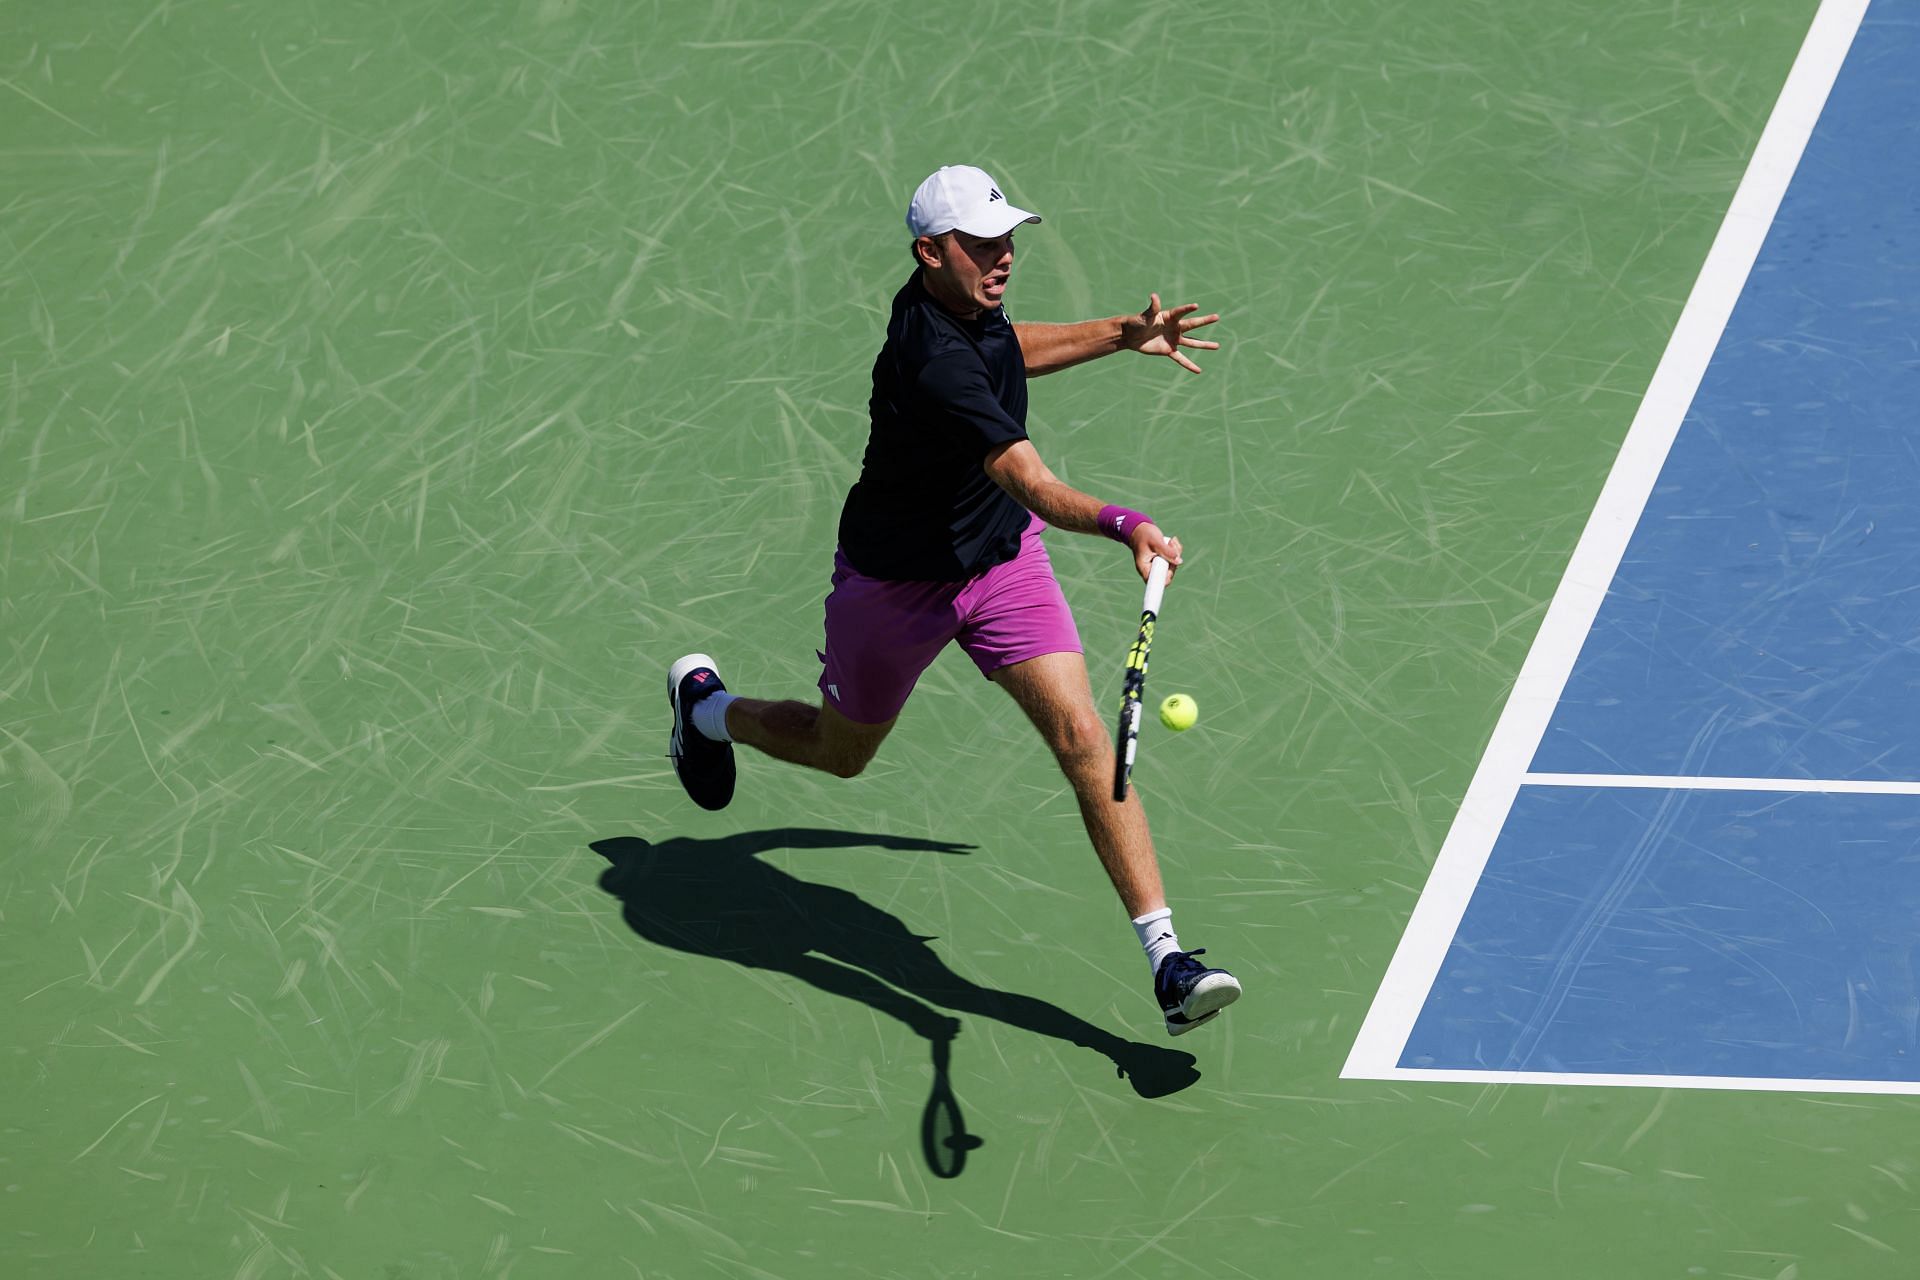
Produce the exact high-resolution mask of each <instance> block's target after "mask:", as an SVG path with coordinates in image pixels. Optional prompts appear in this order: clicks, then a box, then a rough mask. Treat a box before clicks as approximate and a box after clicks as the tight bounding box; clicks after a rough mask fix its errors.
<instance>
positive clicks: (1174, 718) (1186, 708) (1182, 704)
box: [1160, 693, 1200, 733]
mask: <svg viewBox="0 0 1920 1280" xmlns="http://www.w3.org/2000/svg"><path fill="white" fill-rule="evenodd" d="M1199 718H1200V706H1199V704H1198V703H1196V702H1195V701H1194V700H1193V699H1192V698H1189V697H1188V696H1187V695H1186V694H1184V693H1170V694H1168V695H1167V697H1166V700H1165V701H1164V702H1162V703H1161V704H1160V723H1161V724H1163V725H1165V726H1167V728H1169V729H1171V730H1173V731H1174V732H1175V733H1181V732H1184V731H1185V730H1188V729H1191V728H1193V724H1194V721H1196V720H1198V719H1199Z"/></svg>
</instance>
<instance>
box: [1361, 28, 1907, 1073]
mask: <svg viewBox="0 0 1920 1280" xmlns="http://www.w3.org/2000/svg"><path fill="white" fill-rule="evenodd" d="M1816 35H1818V32H1816ZM1833 39H1835V37H1833V36H1832V33H1831V32H1829V33H1828V36H1827V40H1828V43H1829V45H1831V44H1832V41H1833ZM1838 39H1839V40H1840V43H1839V45H1838V48H1837V50H1835V51H1832V52H1833V58H1834V65H1835V66H1837V67H1838V75H1837V77H1833V78H1831V81H1830V82H1831V91H1830V92H1829V93H1828V95H1827V96H1826V99H1825V104H1824V109H1822V108H1821V107H1820V105H1819V103H1818V100H1817V92H1815V93H1814V97H1813V106H1812V108H1811V112H1817V113H1818V114H1817V120H1818V123H1817V125H1815V126H1814V127H1813V129H1812V132H1811V135H1810V137H1807V138H1806V141H1805V150H1804V153H1803V154H1801V156H1800V159H1799V164H1798V167H1797V169H1796V168H1793V167H1792V165H1791V161H1790V159H1789V161H1788V163H1787V165H1786V172H1787V173H1790V174H1791V181H1790V183H1789V184H1788V185H1787V186H1786V188H1785V192H1784V196H1781V197H1779V203H1778V208H1777V213H1776V214H1775V215H1774V216H1773V219H1772V222H1771V225H1770V227H1765V228H1763V229H1762V230H1761V231H1759V232H1756V233H1755V234H1756V235H1763V236H1764V239H1762V240H1761V241H1760V242H1759V250H1758V256H1757V257H1756V258H1753V259H1752V263H1751V270H1750V272H1748V273H1747V274H1746V275H1745V277H1744V283H1743V284H1742V283H1740V282H1739V281H1737V280H1736V281H1735V283H1734V285H1733V286H1732V288H1731V289H1730V290H1729V297H1734V296H1737V301H1736V302H1734V303H1733V304H1732V310H1731V314H1730V316H1728V318H1727V319H1726V322H1725V328H1724V331H1723V332H1722V333H1721V334H1720V335H1719V338H1718V341H1717V343H1710V344H1709V347H1710V350H1711V359H1710V361H1708V362H1707V363H1706V365H1705V369H1704V373H1703V374H1702V375H1701V376H1700V379H1699V382H1698V390H1697V392H1696V393H1695V394H1694V395H1693V396H1692V398H1691V401H1690V402H1689V403H1687V405H1686V408H1685V412H1684V416H1683V417H1680V418H1679V419H1678V426H1677V430H1676V431H1674V432H1673V434H1672V436H1671V446H1670V448H1669V449H1668V451H1667V452H1666V454H1665V457H1664V461H1658V460H1656V465H1657V474H1656V473H1655V472H1654V471H1653V470H1652V469H1650V470H1649V472H1648V475H1649V479H1650V484H1649V485H1648V487H1647V489H1646V491H1645V498H1644V507H1643V509H1641V510H1640V511H1639V513H1638V519H1637V521H1636V522H1634V523H1632V524H1631V535H1630V536H1629V537H1627V538H1626V541H1625V545H1624V550H1623V551H1622V552H1620V553H1619V558H1618V564H1617V569H1615V571H1614V572H1613V574H1612V576H1611V580H1610V582H1609V583H1608V584H1607V586H1606V589H1605V594H1604V598H1603V599H1601V600H1599V602H1598V606H1597V612H1595V613H1593V614H1592V615H1591V617H1592V621H1591V628H1590V630H1587V631H1586V632H1585V634H1584V636H1582V637H1578V638H1577V639H1578V643H1577V644H1576V645H1570V646H1567V647H1566V651H1567V652H1568V653H1569V654H1573V653H1576V652H1577V658H1576V659H1574V660H1573V661H1572V663H1571V666H1570V669H1567V670H1565V672H1564V686H1563V687H1562V688H1561V690H1560V692H1559V695H1558V697H1557V698H1556V699H1554V700H1552V701H1551V702H1550V703H1549V704H1548V706H1549V708H1550V714H1544V720H1543V723H1542V724H1541V725H1540V726H1539V728H1538V729H1536V731H1535V737H1534V740H1533V743H1532V744H1529V745H1527V746H1523V747H1522V748H1521V749H1520V750H1518V751H1515V750H1512V749H1511V747H1510V748H1509V750H1508V751H1507V755H1508V756H1509V757H1511V759H1513V760H1514V761H1517V762H1523V772H1521V773H1520V776H1517V777H1514V778H1511V779H1509V780H1508V785H1507V786H1506V789H1505V791H1504V792H1502V791H1501V789H1500V780H1499V779H1498V778H1493V779H1492V781H1491V782H1489V781H1488V779H1489V777H1490V776H1491V775H1493V774H1497V773H1498V772H1499V769H1498V768H1497V767H1490V766H1489V765H1488V764H1483V766H1482V774H1481V776H1479V777H1477V778H1476V783H1475V785H1476V788H1483V789H1485V792H1486V795H1491V796H1492V797H1493V798H1492V799H1491V800H1487V799H1486V798H1485V796H1484V795H1483V797H1482V798H1481V799H1480V800H1479V801H1476V798H1475V797H1474V796H1472V795H1470V796H1469V798H1468V803H1467V804H1466V805H1465V806H1463V809H1462V817H1461V820H1460V822H1459V823H1458V824H1456V831H1455V837H1457V839H1453V838H1450V841H1449V850H1447V851H1443V854H1442V859H1441V865H1439V866H1437V867H1436V870H1435V876H1434V882H1433V883H1432V884H1430V885H1429V889H1428V896H1430V897H1431V896H1435V895H1436V894H1437V895H1438V896H1440V897H1442V898H1444V897H1445V896H1446V895H1447V894H1448V893H1449V892H1451V893H1452V894H1453V895H1454V896H1455V898H1456V899H1457V902H1456V904H1455V905H1454V906H1453V907H1452V908H1450V909H1449V908H1446V907H1444V906H1440V907H1435V908H1434V909H1432V910H1427V911H1426V912H1425V916H1424V918H1423V916H1422V915H1421V913H1418V912H1417V913H1416V921H1415V927H1413V928H1410V930H1409V938H1408V940H1407V942H1404V943H1403V945H1402V949H1401V954H1400V955H1398V956H1396V958H1395V972H1394V973H1393V974H1391V975H1390V979H1389V983H1388V984H1387V985H1386V986H1384V987H1383V988H1382V995H1381V999H1380V1000H1379V1001H1377V1002H1376V1005H1375V1010H1374V1015H1373V1017H1371V1018H1370V1020H1369V1028H1368V1031H1367V1032H1366V1033H1364V1034H1363V1037H1362V1043H1361V1044H1360V1045H1357V1046H1356V1050H1355V1056H1354V1059H1353V1060H1351V1061H1350V1062H1349V1065H1348V1074H1349V1075H1361V1076H1394V1075H1408V1074H1412V1075H1418V1076H1420V1077H1422V1078H1474V1079H1499V1078H1503V1077H1507V1076H1511V1077H1512V1078H1540V1079H1548V1080H1553V1079H1559V1080H1563V1081H1565V1082H1575V1081H1577V1080H1580V1079H1583V1078H1584V1079H1585V1080H1586V1081H1588V1082H1594V1083H1629V1084H1636V1083H1638V1084H1656V1083H1666V1084H1672V1083H1685V1084H1696V1085H1701V1086H1704V1087H1716V1086H1717V1087H1759V1088H1770V1087H1772V1088H1777V1087H1788V1086H1794V1087H1805V1088H1826V1087H1833V1088H1839V1089H1857V1090H1862V1091H1876V1092H1878V1091H1901V1092H1911V1091H1920V981H1917V979H1916V971H1915V961H1916V955H1917V954H1920V952H1917V948H1920V501H1916V495H1920V412H1917V411H1916V407H1915V406H1916V405H1920V9H1916V8H1915V7H1914V6H1911V5H1897V4H1887V3H1884V2H1883V3H1879V4H1876V5H1874V6H1873V7H1872V8H1870V9H1869V10H1868V11H1867V13H1866V16H1865V19H1864V21H1861V22H1860V23H1859V26H1858V30H1857V33H1854V34H1853V38H1852V43H1851V47H1850V48H1848V47H1847V45H1846V44H1845V39H1844V33H1843V35H1842V36H1840V37H1838ZM1815 44H1816V39H1815V38H1814V37H1810V40H1809V51H1808V52H1805V53H1803V55H1802V61H1803V63H1805V62H1809V61H1811V60H1812V54H1813V53H1814V52H1817V51H1816V50H1815V49H1814V45H1815ZM1841 56H1844V61H1843V62H1842V61H1840V60H1839V59H1840V58H1841ZM1801 71H1802V68H1796V76H1799V75H1800V73H1801ZM1828 75H1829V76H1831V71H1829V72H1828ZM1808 93H1809V91H1808V90H1807V89H1806V86H1805V83H1804V81H1803V83H1802V85H1801V93H1800V97H1801V98H1802V99H1805V98H1807V96H1808ZM1793 94H1794V87H1793V86H1792V85H1790V86H1789V92H1788V93H1787V94H1783V99H1782V103H1783V106H1782V108H1781V110H1783V111H1784V110H1785V109H1786V106H1787V104H1788V99H1789V98H1790V97H1792V96H1793ZM1776 114H1777V115H1778V114H1779V113H1778V112H1777V113H1776ZM1810 114H1811V113H1810ZM1803 136H1804V135H1803ZM1762 146H1763V148H1764V147H1766V146H1767V143H1766V142H1765V141H1763V144H1762ZM1766 159H1767V157H1764V156H1763V157H1760V158H1757V159H1756V161H1755V164H1756V167H1759V166H1761V165H1762V163H1763V161H1765V160H1766ZM1775 159H1777V157H1775ZM1751 178H1752V172H1751V171H1750V179H1751ZM1734 221H1735V218H1734V216H1733V215H1730V217H1729V223H1730V224H1732V223H1733V222H1734ZM1727 235H1728V233H1727V232H1725V231H1723V238H1724V237H1726V236H1727ZM1716 251H1718V246H1716ZM1706 282H1707V275H1705V274H1703V286H1702V290H1701V291H1697V292H1696V298H1695V301H1698V300H1699V296H1700V292H1703V291H1705V288H1706ZM1692 308H1693V303H1691V302H1690V305H1689V309H1690V311H1691V310H1692ZM1682 323H1683V325H1684V324H1685V323H1686V322H1685V321H1684V320H1683V322H1682ZM1679 345H1681V344H1680V343H1679V340H1678V336H1677V337H1676V346H1679ZM1672 358H1674V356H1673V351H1672V350H1671V349H1670V352H1669V359H1672ZM1656 382H1658V379H1657V378H1656ZM1650 395H1651V393H1650ZM1638 429H1639V424H1638V423H1636V431H1637V430H1638ZM1631 443H1632V441H1631V440H1630V441H1629V444H1630V445H1631ZM1624 456H1625V455H1624V454H1623V457H1624ZM1605 501H1606V500H1605V499H1603V503H1604V502H1605ZM1603 523H1604V522H1603V521H1600V520H1596V522H1595V525H1594V526H1590V527H1589V536H1593V533H1594V528H1595V526H1598V525H1601V524H1603ZM1576 570H1577V566H1576ZM1578 576H1579V575H1578V573H1577V571H1570V574H1569V577H1570V579H1573V578H1577V577H1578ZM1576 585H1577V584H1576ZM1566 590H1567V588H1565V587H1563V592H1564V591H1566ZM1558 603H1559V602H1558V601H1556V604H1558ZM1548 629H1549V628H1547V627H1543V642H1544V641H1545V634H1546V632H1547V630H1548ZM1536 656H1538V651H1536ZM1532 665H1533V660H1532V659H1530V667H1531V666H1532ZM1527 684H1528V676H1527V675H1526V674H1525V673H1523V677H1522V681H1521V685H1522V692H1524V691H1525V686H1527ZM1521 700H1522V694H1521V693H1517V694H1516V702H1518V701H1521ZM1514 713H1515V708H1514V707H1513V706H1510V707H1509V715H1513V714H1514ZM1523 718H1524V717H1523ZM1504 727H1505V726H1504V723H1503V728H1504ZM1498 737H1499V735H1498V734H1496V739H1498ZM1493 754H1494V752H1493V751H1492V750H1491V749H1490V758H1491V757H1492V755H1493ZM1490 810H1491V811H1492V813H1491V816H1490V815H1489V811H1490ZM1476 824H1478V825H1477V828H1476ZM1476 829H1477V831H1478V834H1477V835H1476ZM1476 840H1477V841H1478V843H1479V846H1480V847H1479V848H1478V849H1477V850H1475V849H1474V848H1473V847H1472V846H1473V845H1474V843H1475V841H1476ZM1463 874H1464V876H1465V877H1467V879H1466V882H1465V883H1464V884H1462V883H1457V882H1458V881H1460V880H1461V878H1462V876H1463ZM1449 878H1452V880H1454V881H1455V882H1456V883H1453V884H1452V885H1451V886H1449V884H1448V881H1449ZM1428 905H1429V904H1427V903H1426V902H1424V901H1423V904H1422V907H1423V910H1424V909H1426V908H1427V907H1428ZM1449 925H1451V926H1452V927H1451V928H1449V927H1447V926H1449ZM1395 991H1397V995H1395V994H1394V992H1395ZM1389 1006H1392V1007H1389Z"/></svg>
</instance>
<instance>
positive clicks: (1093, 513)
mask: <svg viewBox="0 0 1920 1280" xmlns="http://www.w3.org/2000/svg"><path fill="white" fill-rule="evenodd" d="M981 465H982V467H984V468H985V470H986V473H987V475H988V477H989V478H990V479H992V481H993V482H994V483H995V484H997V485H999V486H1000V487H1001V488H1002V489H1005V490H1006V491H1007V492H1008V493H1009V494H1011V495H1012V496H1013V500H1014V501H1015V502H1018V503H1019V504H1020V505H1021V506H1023V507H1025V508H1026V509H1027V510H1029V511H1031V512H1033V513H1034V514H1035V515H1037V516H1039V517H1040V518H1041V519H1042V520H1045V521H1046V522H1047V523H1048V524H1050V525H1052V526H1053V527H1054V528H1056V529H1066V530H1068V531H1069V532H1072V533H1099V534H1104V533H1106V532H1107V530H1106V529H1104V528H1102V527H1101V524H1100V513H1101V511H1103V510H1105V509H1106V507H1107V505H1108V504H1107V503H1104V502H1102V501H1101V500H1100V499H1098V498H1096V497H1093V496H1092V495H1091V494H1085V493H1082V492H1080V491H1079V490H1078V489H1076V488H1074V487H1073V486H1072V485H1070V484H1067V483H1066V482H1065V481H1063V480H1061V479H1060V477H1058V476H1056V475H1054V474H1053V469H1052V468H1051V467H1049V466H1047V464H1046V463H1045V462H1043V461H1041V459H1040V453H1039V451H1038V450H1037V449H1035V448H1034V447H1033V442H1032V441H1030V440H1016V441H1014V442H1013V443H1012V444H1003V445H1001V446H999V447H998V448H996V449H994V450H992V451H991V452H989V453H988V454H987V457H986V461H985V462H983V463H982V464H981ZM1125 535H1126V543H1127V549H1128V550H1129V551H1131V552H1132V553H1133V567H1134V568H1135V569H1137V570H1139V572H1140V577H1141V579H1142V580H1145V578H1146V576H1147V572H1148V570H1149V569H1150V568H1151V567H1152V565H1153V558H1154V557H1155V556H1159V557H1161V558H1162V559H1164V560H1165V561H1166V562H1167V565H1168V567H1169V568H1170V569H1173V570H1178V569H1179V567H1180V539H1178V538H1169V537H1167V536H1166V534H1164V533H1162V532H1161V531H1160V526H1158V525H1156V524H1154V523H1153V522H1152V521H1151V520H1146V521H1142V522H1141V523H1139V524H1136V525H1134V526H1132V527H1131V528H1129V529H1127V530H1125Z"/></svg>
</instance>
